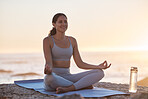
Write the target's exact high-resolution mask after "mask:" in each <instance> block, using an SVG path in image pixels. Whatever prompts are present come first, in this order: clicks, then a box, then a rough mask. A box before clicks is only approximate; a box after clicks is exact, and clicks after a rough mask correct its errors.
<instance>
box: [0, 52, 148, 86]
mask: <svg viewBox="0 0 148 99" xmlns="http://www.w3.org/2000/svg"><path fill="white" fill-rule="evenodd" d="M80 55H81V58H82V60H83V61H84V62H86V63H89V64H94V65H99V64H100V63H102V62H103V61H105V60H107V62H108V64H109V63H111V64H112V65H111V67H110V68H108V69H106V70H104V72H105V77H104V78H103V79H102V80H101V82H112V83H125V84H128V83H129V77H130V72H129V69H130V67H131V66H135V67H138V81H139V80H141V79H143V78H145V77H147V75H148V74H147V72H148V68H147V65H148V51H128V52H127V51H126V52H125V51H122V52H115V51H114V52H80ZM44 64H45V60H44V55H43V53H21V54H0V84H2V83H13V82H14V81H15V80H28V79H43V78H44V74H43V73H44ZM83 71H85V70H83V69H79V68H78V67H77V66H76V64H75V62H74V60H73V58H72V59H71V67H70V72H71V73H78V72H83ZM21 73H30V75H27V74H26V75H18V76H17V74H21ZM31 73H36V74H35V75H33V74H31Z"/></svg>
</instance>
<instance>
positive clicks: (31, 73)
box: [11, 72, 41, 76]
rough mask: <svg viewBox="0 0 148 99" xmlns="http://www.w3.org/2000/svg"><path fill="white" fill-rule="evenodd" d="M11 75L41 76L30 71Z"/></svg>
mask: <svg viewBox="0 0 148 99" xmlns="http://www.w3.org/2000/svg"><path fill="white" fill-rule="evenodd" d="M11 76H41V75H40V74H37V73H34V72H28V73H18V74H14V75H11Z"/></svg>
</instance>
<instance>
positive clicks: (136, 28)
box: [0, 0, 148, 53]
mask: <svg viewBox="0 0 148 99" xmlns="http://www.w3.org/2000/svg"><path fill="white" fill-rule="evenodd" d="M58 12H62V13H65V14H66V15H67V17H68V24H69V26H68V30H67V31H66V35H69V36H73V37H75V38H76V39H77V42H78V45H79V49H80V50H81V51H113V50H148V0H0V53H17V52H18V53H20V52H42V40H43V38H44V37H46V36H47V35H48V33H49V31H50V30H51V29H52V27H53V26H52V24H51V20H52V18H53V16H54V14H56V13H58Z"/></svg>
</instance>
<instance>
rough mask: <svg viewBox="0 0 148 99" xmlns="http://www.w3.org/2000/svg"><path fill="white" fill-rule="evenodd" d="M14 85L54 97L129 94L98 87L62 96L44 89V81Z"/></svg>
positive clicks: (30, 81)
mask: <svg viewBox="0 0 148 99" xmlns="http://www.w3.org/2000/svg"><path fill="white" fill-rule="evenodd" d="M14 83H15V84H16V85H18V86H22V87H24V88H29V89H34V90H35V91H38V92H40V93H43V94H48V95H54V96H64V95H71V94H80V95H81V96H82V97H105V96H111V95H119V94H127V93H124V92H121V91H116V90H109V89H105V88H98V87H95V88H93V89H84V90H78V91H71V92H66V93H62V94H56V92H55V91H47V90H45V89H44V83H43V79H33V80H21V81H15V82H14Z"/></svg>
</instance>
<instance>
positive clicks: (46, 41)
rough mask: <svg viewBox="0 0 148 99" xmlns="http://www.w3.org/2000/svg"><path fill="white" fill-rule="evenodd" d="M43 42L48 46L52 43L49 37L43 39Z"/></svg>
mask: <svg viewBox="0 0 148 99" xmlns="http://www.w3.org/2000/svg"><path fill="white" fill-rule="evenodd" d="M43 42H44V43H48V44H50V43H51V42H52V38H51V36H47V37H45V38H44V39H43Z"/></svg>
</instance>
